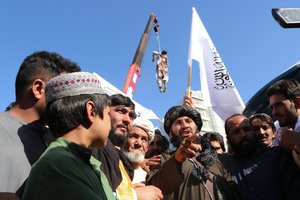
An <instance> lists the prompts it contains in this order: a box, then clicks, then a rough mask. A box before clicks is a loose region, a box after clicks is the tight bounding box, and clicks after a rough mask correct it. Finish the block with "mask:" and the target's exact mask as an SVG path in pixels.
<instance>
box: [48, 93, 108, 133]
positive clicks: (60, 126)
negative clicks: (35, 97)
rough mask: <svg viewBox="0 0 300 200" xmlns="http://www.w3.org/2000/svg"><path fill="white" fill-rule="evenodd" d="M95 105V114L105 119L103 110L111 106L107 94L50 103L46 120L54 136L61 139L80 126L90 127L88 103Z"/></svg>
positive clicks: (68, 98) (73, 97) (88, 95)
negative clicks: (91, 102)
mask: <svg viewBox="0 0 300 200" xmlns="http://www.w3.org/2000/svg"><path fill="white" fill-rule="evenodd" d="M88 101H93V102H94V103H95V110H94V111H95V113H96V114H98V115H99V116H100V117H101V118H103V110H104V108H105V107H106V106H110V98H109V96H108V95H106V94H83V95H77V96H72V97H66V98H62V99H58V100H55V101H53V102H51V103H48V104H47V106H46V120H47V124H48V125H49V128H50V130H51V132H52V134H53V135H54V136H55V137H60V136H62V135H64V134H66V133H68V132H70V131H71V130H73V129H75V128H76V127H78V126H79V125H83V126H88V125H89V122H88V118H87V115H86V113H87V111H86V103H87V102H88Z"/></svg>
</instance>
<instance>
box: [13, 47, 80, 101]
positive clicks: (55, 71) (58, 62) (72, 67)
mask: <svg viewBox="0 0 300 200" xmlns="http://www.w3.org/2000/svg"><path fill="white" fill-rule="evenodd" d="M80 70H81V69H80V67H79V66H78V65H77V64H76V63H74V62H72V61H70V60H69V59H66V58H64V57H62V56H61V55H59V54H58V53H55V52H48V51H38V52H35V53H33V54H31V55H29V56H27V57H26V58H25V59H24V61H23V63H22V64H21V66H20V68H19V71H18V74H17V77H16V82H15V90H16V91H15V93H16V100H20V98H21V97H22V96H23V95H24V93H25V92H26V91H25V90H26V88H27V87H28V86H29V85H30V84H32V82H33V81H34V80H35V79H38V78H39V79H41V80H43V81H45V82H46V81H49V80H50V79H51V78H53V77H56V76H58V75H60V74H61V73H63V72H67V73H70V72H78V71H80Z"/></svg>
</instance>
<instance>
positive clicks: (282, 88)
mask: <svg viewBox="0 0 300 200" xmlns="http://www.w3.org/2000/svg"><path fill="white" fill-rule="evenodd" d="M266 94H267V97H268V98H269V97H270V96H272V95H274V94H282V95H283V96H284V97H285V98H287V99H289V100H291V101H293V100H295V98H296V97H299V96H300V84H299V82H298V81H297V80H295V79H283V80H279V81H276V82H275V83H273V84H272V85H271V86H270V87H269V88H268V89H267V91H266Z"/></svg>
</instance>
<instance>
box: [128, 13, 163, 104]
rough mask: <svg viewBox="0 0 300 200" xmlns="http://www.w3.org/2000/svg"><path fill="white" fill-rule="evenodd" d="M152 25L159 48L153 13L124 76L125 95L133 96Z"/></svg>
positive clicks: (156, 24)
mask: <svg viewBox="0 0 300 200" xmlns="http://www.w3.org/2000/svg"><path fill="white" fill-rule="evenodd" d="M152 27H154V31H155V34H156V39H157V42H158V46H159V48H160V44H159V36H158V27H159V25H158V20H157V18H156V16H155V14H154V13H151V14H150V17H149V19H148V22H147V25H146V28H145V30H144V32H143V34H142V37H141V39H140V42H139V45H138V47H137V49H136V52H135V55H134V58H133V60H132V63H131V65H130V67H129V70H128V73H127V76H126V80H125V83H124V86H123V92H124V94H126V95H127V96H129V97H130V98H132V97H133V94H134V92H135V89H136V84H137V80H138V78H139V76H140V72H141V66H142V61H143V58H144V54H145V51H146V48H147V45H148V40H149V37H150V36H149V34H150V32H151V29H152Z"/></svg>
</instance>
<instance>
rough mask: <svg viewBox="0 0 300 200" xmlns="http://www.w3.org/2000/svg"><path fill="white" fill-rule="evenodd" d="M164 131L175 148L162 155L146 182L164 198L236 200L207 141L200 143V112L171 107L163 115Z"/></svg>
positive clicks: (231, 187) (186, 108) (231, 183)
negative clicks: (161, 193)
mask: <svg viewBox="0 0 300 200" xmlns="http://www.w3.org/2000/svg"><path fill="white" fill-rule="evenodd" d="M164 120H165V121H164V129H165V131H166V133H168V134H169V136H170V140H171V142H172V144H173V145H174V146H175V147H176V150H175V151H174V152H171V153H170V154H162V156H161V162H160V164H159V165H158V167H157V169H154V170H153V173H152V174H151V175H150V177H149V179H148V184H153V185H155V186H157V187H158V188H160V189H161V190H162V192H163V195H164V199H178V200H181V199H193V200H197V199H200V200H205V199H230V200H232V199H239V194H238V193H237V192H236V189H235V184H234V183H233V182H232V181H231V180H230V179H227V178H229V175H228V174H227V173H226V170H225V169H224V168H223V167H222V165H221V164H220V162H219V160H218V158H217V153H216V152H215V150H213V149H212V148H211V146H210V143H209V142H204V141H203V142H201V145H200V144H199V143H200V138H199V137H200V136H199V132H200V130H201V127H202V119H201V116H200V113H199V112H198V111H197V110H195V109H193V108H191V107H189V106H173V107H171V108H170V109H169V110H168V112H167V113H166V115H165V118H164Z"/></svg>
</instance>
